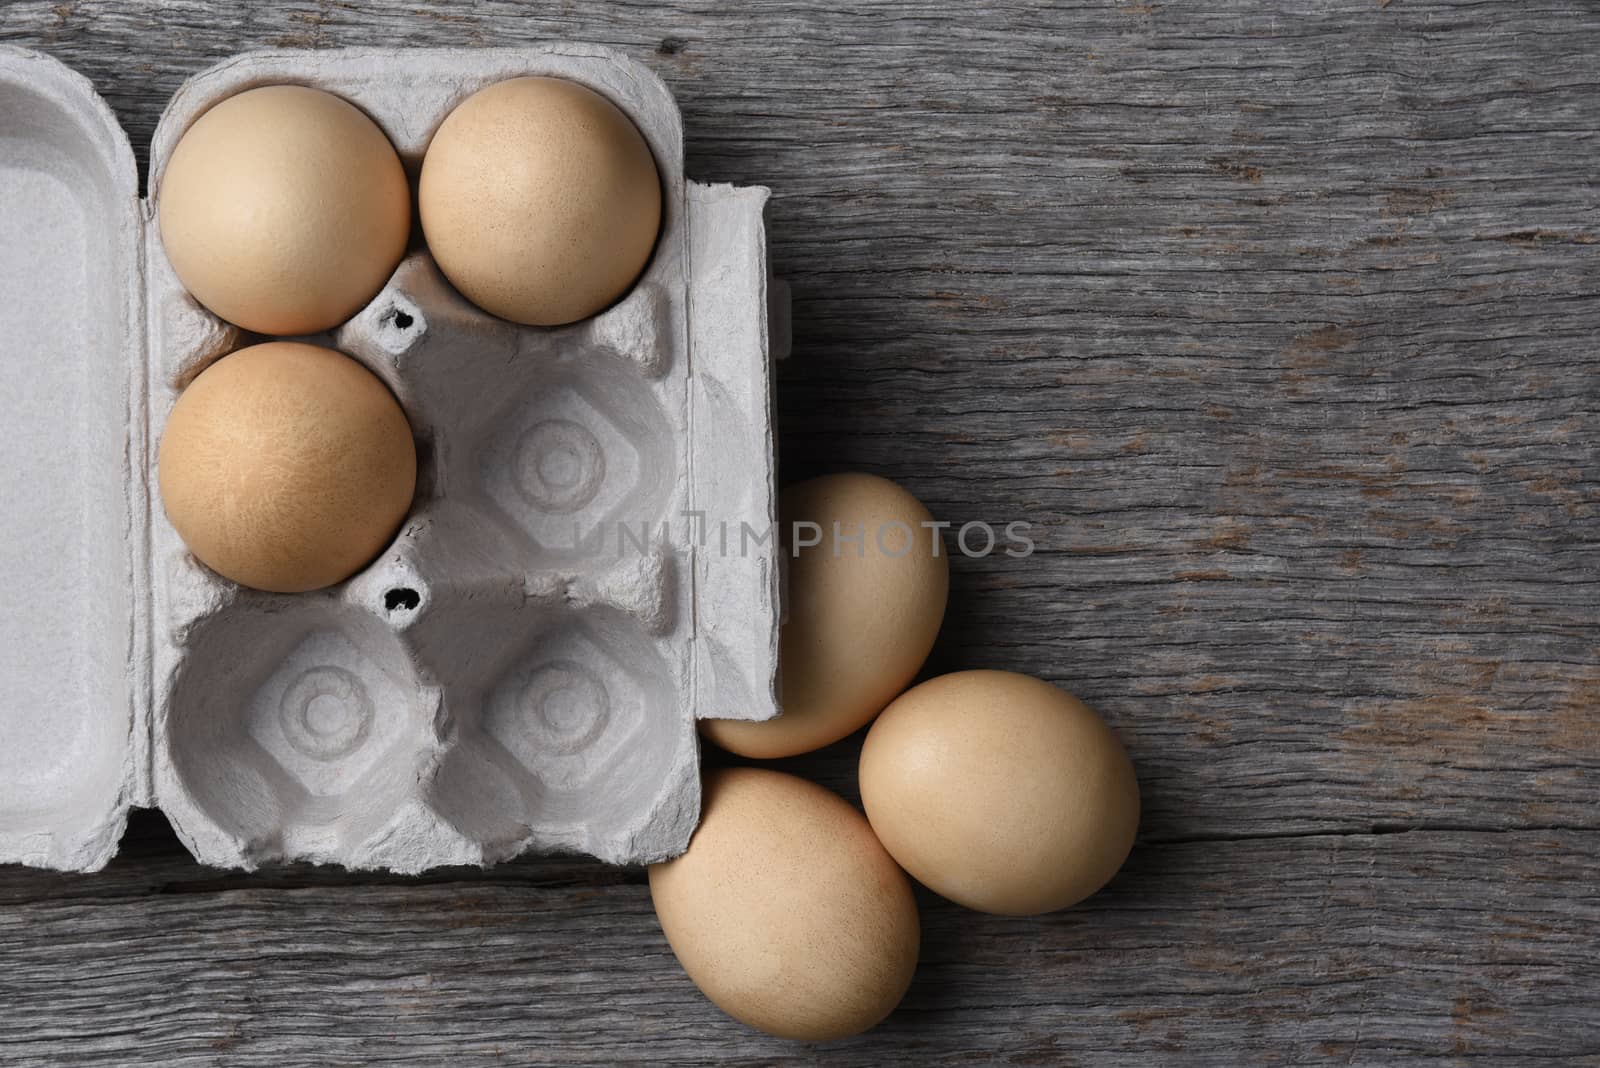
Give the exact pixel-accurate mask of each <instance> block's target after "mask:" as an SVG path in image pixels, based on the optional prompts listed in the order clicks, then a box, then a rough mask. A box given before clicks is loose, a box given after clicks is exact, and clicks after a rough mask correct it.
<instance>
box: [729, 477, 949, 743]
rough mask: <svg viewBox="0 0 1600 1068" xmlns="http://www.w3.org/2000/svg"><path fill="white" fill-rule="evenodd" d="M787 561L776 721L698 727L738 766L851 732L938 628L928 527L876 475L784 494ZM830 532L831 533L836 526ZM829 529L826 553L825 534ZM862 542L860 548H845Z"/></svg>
mask: <svg viewBox="0 0 1600 1068" xmlns="http://www.w3.org/2000/svg"><path fill="white" fill-rule="evenodd" d="M779 513H780V523H781V526H782V528H783V531H784V535H785V537H788V536H789V535H790V534H791V532H792V531H794V530H795V527H794V524H796V523H811V524H815V526H814V527H810V528H804V529H803V531H802V539H803V540H810V539H811V538H813V537H816V536H818V534H817V532H820V538H821V541H820V543H819V544H817V545H814V546H812V547H810V548H802V549H800V551H799V555H797V556H795V555H792V553H791V558H790V560H789V585H788V593H787V600H786V601H785V607H786V609H787V612H788V620H787V622H785V623H784V626H783V632H782V635H781V638H780V648H779V657H780V662H781V672H780V674H781V676H782V686H783V694H782V697H783V714H782V715H781V716H779V717H778V718H777V719H774V720H769V721H767V722H765V723H746V722H741V721H738V720H705V721H704V722H702V724H701V729H702V731H703V732H704V733H705V735H706V737H708V738H710V739H711V740H712V741H713V742H716V743H717V744H718V745H720V746H722V748H724V749H728V750H731V751H733V752H735V753H740V754H742V755H744V756H748V757H759V758H770V757H785V756H793V755H795V754H796V753H805V752H808V751H810V750H812V749H817V748H820V747H821V746H824V745H828V744H830V743H832V742H836V741H838V740H839V739H840V738H843V737H844V736H846V735H847V734H850V733H851V732H853V731H856V730H860V729H861V727H862V726H864V725H865V724H866V723H867V722H868V721H869V720H871V719H872V717H873V716H875V715H877V714H878V712H879V710H881V709H882V708H883V706H884V705H886V704H888V703H889V702H890V701H891V700H893V699H894V697H895V695H897V694H898V693H900V691H901V690H904V689H905V688H906V687H907V686H908V685H910V683H911V680H912V679H913V678H915V677H916V674H917V671H918V670H919V669H920V668H921V667H922V662H923V661H924V660H926V659H927V658H928V653H929V651H930V650H931V649H932V648H933V641H934V638H936V637H937V636H938V633H939V624H940V622H941V621H942V620H943V619H944V608H945V600H946V599H947V597H948V595H949V592H950V562H949V559H948V557H947V556H946V554H945V551H944V546H943V543H942V542H941V541H940V540H939V537H938V534H937V532H936V531H935V530H933V529H932V528H930V527H926V526H923V524H925V523H931V522H932V520H933V517H932V516H931V515H929V514H928V510H927V509H926V508H924V507H923V506H922V503H921V502H920V501H918V500H917V499H916V498H915V497H913V496H912V495H911V494H909V493H907V492H906V491H905V490H903V489H901V488H900V487H899V486H897V485H895V484H894V483H893V482H890V481H889V480H888V479H885V478H879V477H877V476H876V475H865V474H843V475H825V476H823V477H821V478H814V479H811V480H810V481H808V482H801V483H798V484H797V485H794V486H790V487H789V488H788V489H786V490H784V491H783V494H782V497H781V499H780V502H779ZM835 524H837V527H836V526H835ZM836 529H837V530H838V532H839V535H840V537H839V539H838V542H837V544H836V543H835V539H834V531H835V530H836ZM863 533H864V535H865V537H864V540H863V542H862V543H861V544H860V545H857V544H856V543H855V542H854V541H852V540H850V539H852V538H855V537H857V536H861V535H862V534H863Z"/></svg>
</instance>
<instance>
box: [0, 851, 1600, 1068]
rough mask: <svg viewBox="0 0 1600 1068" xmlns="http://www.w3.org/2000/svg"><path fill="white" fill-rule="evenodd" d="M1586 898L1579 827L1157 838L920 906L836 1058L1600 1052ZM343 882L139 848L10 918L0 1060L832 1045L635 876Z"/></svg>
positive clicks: (1256, 1058)
mask: <svg viewBox="0 0 1600 1068" xmlns="http://www.w3.org/2000/svg"><path fill="white" fill-rule="evenodd" d="M156 848H161V847H156ZM580 870H581V871H582V872H583V873H584V874H578V873H579V872H580ZM1597 877H1600V849H1597V840H1596V837H1595V836H1594V835H1593V834H1591V833H1587V832H1570V831H1569V832H1449V833H1423V832H1412V833H1403V834H1386V835H1376V836H1369V835H1326V836H1310V837H1307V836H1298V837H1293V838H1286V839H1266V840H1250V841H1239V842H1200V843H1186V844H1169V845H1157V846H1145V847H1142V848H1140V849H1139V850H1137V851H1136V853H1135V855H1134V858H1133V861H1132V863H1131V864H1130V865H1129V867H1128V868H1127V869H1126V870H1125V871H1124V873H1123V874H1122V875H1121V876H1119V877H1118V879H1117V880H1116V881H1115V882H1114V883H1113V885H1112V887H1111V888H1110V889H1109V890H1108V891H1106V892H1105V893H1104V894H1102V895H1100V896H1099V897H1097V898H1094V899H1092V900H1091V901H1090V902H1089V903H1088V904H1086V905H1085V906H1083V907H1081V908H1078V909H1074V910H1071V911H1068V912H1065V913H1060V914H1057V915H1054V916H1047V917H1041V918H1037V919H1028V920H1017V919H1003V918H999V917H983V916H977V915H975V914H972V913H968V912H965V911H962V910H959V909H956V908H954V907H952V906H949V905H945V904H943V903H939V902H934V901H931V900H930V901H929V902H928V906H927V907H926V908H925V909H924V941H923V962H922V966H921V969H920V970H919V972H918V976H917V979H916V981H915V983H914V985H913V987H912V990H911V993H910V995H909V996H908V998H907V1000H906V1002H905V1004H904V1005H903V1006H902V1008H901V1009H900V1010H899V1011H897V1012H896V1013H895V1014H894V1015H893V1016H891V1017H890V1019H889V1020H888V1021H887V1022H886V1023H885V1024H884V1025H883V1026H882V1027H880V1028H879V1029H878V1030H877V1031H875V1032H872V1033H871V1034H869V1035H868V1036H865V1037H863V1038H861V1039H856V1040H851V1041H849V1042H845V1043H841V1044H837V1045H836V1046H830V1047H825V1048H826V1049H827V1050H828V1052H829V1054H830V1060H832V1059H837V1060H838V1061H839V1062H840V1063H851V1064H883V1063H889V1062H902V1063H914V1064H949V1065H970V1064H975V1063H1010V1064H1085V1065H1143V1064H1148V1063H1151V1059H1152V1058H1153V1057H1157V1056H1160V1057H1163V1058H1178V1059H1180V1060H1181V1063H1184V1064H1214V1065H1226V1066H1230V1068H1231V1066H1233V1065H1237V1064H1241V1063H1251V1064H1301V1063H1315V1062H1335V1063H1340V1064H1368V1065H1385V1064H1392V1063H1394V1062H1396V1061H1397V1060H1401V1059H1416V1060H1419V1061H1425V1062H1433V1063H1440V1064H1446V1063H1454V1062H1456V1061H1457V1060H1459V1059H1461V1058H1465V1057H1470V1056H1494V1057H1506V1058H1511V1059H1512V1062H1513V1063H1517V1064H1545V1063H1555V1062H1557V1061H1559V1060H1562V1059H1569V1058H1591V1059H1594V1058H1600V1014H1597V1013H1596V1011H1595V1008H1594V991H1595V989H1596V988H1597V985H1600V956H1597V950H1600V945H1597V936H1596V932H1597V930H1600V899H1597V898H1596V897H1595V896H1594V895H1593V894H1588V893H1586V894H1583V895H1574V893H1573V888H1574V887H1579V886H1582V887H1589V886H1593V885H1594V883H1595V880H1596V879H1597ZM43 882H51V880H49V879H48V877H46V878H45V879H43ZM347 882H348V885H343V886H336V887H330V886H328V885H327V883H328V880H327V877H326V874H325V873H317V872H304V871H291V872H287V873H276V874H269V875H265V876H233V875H229V876H222V877H213V876H212V875H210V874H209V873H204V872H201V871H199V870H198V869H195V868H194V867H193V866H192V865H188V864H185V863H184V862H183V861H182V860H181V859H177V858H175V857H173V856H172V855H171V854H170V853H167V852H162V853H157V854H156V855H151V853H150V851H149V849H148V848H146V849H136V850H135V855H131V856H125V857H123V858H121V859H119V860H118V861H116V862H115V863H114V864H113V866H112V868H111V869H110V870H108V871H107V872H105V873H103V874H101V875H96V876H89V877H79V878H73V879H67V878H58V879H56V880H54V885H55V886H56V887H59V889H60V890H62V891H63V892H64V893H67V894H70V895H72V896H73V897H74V898H76V900H65V901H58V902H57V901H35V902H34V903H32V904H29V905H27V906H25V907H22V908H18V907H17V906H16V905H14V904H8V905H6V906H5V907H0V960H3V961H4V962H5V967H4V968H3V969H0V1060H4V1061H6V1062H7V1063H17V1064H44V1063H54V1062H56V1061H59V1063H63V1064H66V1063H70V1064H73V1065H91V1064H106V1065H118V1064H127V1063H130V1062H131V1061H133V1060H134V1059H136V1058H139V1057H142V1056H149V1057H155V1058H160V1059H162V1060H163V1061H166V1062H170V1063H178V1064H211V1063H216V1062H219V1061H221V1062H226V1063H230V1064H246V1065H248V1064H263V1065H267V1064H271V1065H278V1064H283V1063H285V1062H286V1060H288V1061H289V1062H292V1063H306V1062H311V1061H313V1060H314V1061H315V1062H316V1063H324V1064H327V1063H366V1064H419V1063H444V1062H447V1061H448V1062H449V1063H452V1064H477V1063H513V1064H575V1063H585V1064H590V1063H592V1064H616V1063H635V1062H643V1061H650V1062H652V1063H663V1064H703V1063H751V1062H759V1063H772V1064H804V1063H811V1062H813V1060H814V1059H815V1058H816V1057H818V1056H819V1054H820V1052H821V1048H819V1047H807V1046H796V1045H793V1044H789V1043H784V1042H779V1041H776V1040H767V1039H764V1038H761V1037H759V1036H753V1035H751V1034H750V1033H749V1032H747V1031H745V1030H744V1029H743V1028H742V1027H740V1026H739V1025H737V1024H734V1023H732V1022H731V1021H728V1020H726V1019H725V1018H722V1017H720V1016H719V1014H717V1013H716V1012H715V1011H714V1010H710V1009H709V1008H708V1007H707V1006H706V1005H705V1003H704V1002H703V1001H702V1000H701V998H700V996H699V994H698V992H697V991H695V989H694V988H693V986H691V985H690V983H689V982H688V980H687V979H686V978H684V976H683V974H682V972H681V971H680V970H679V969H678V967H677V964H676V962H675V961H674V960H673V958H672V956H671V953H670V951H669V950H668V949H667V946H666V943H665V941H664V940H663V939H662V937H661V934H660V930H659V928H658V927H657V926H656V922H655V918H654V915H653V913H652V912H651V909H650V902H649V893H648V890H647V888H646V887H645V886H643V885H642V879H641V877H640V876H639V874H638V873H636V872H624V871H619V870H616V869H606V868H602V867H600V866H598V865H585V864H574V863H572V862H565V861H529V862H521V863H517V864H512V865H507V866H505V867H503V868H500V869H497V870H496V872H495V873H494V874H493V875H492V876H490V877H488V878H480V877H477V876H473V877H471V878H467V879H461V878H447V877H446V878H434V879H429V880H427V881H423V882H419V881H417V880H402V879H394V878H385V877H379V878H362V877H348V879H347ZM15 883H16V880H14V879H11V878H7V879H5V880H4V884H5V885H6V886H7V891H8V892H14V891H15ZM302 887H303V888H302ZM86 888H93V890H92V891H90V893H89V894H88V895H87V896H85V891H86Z"/></svg>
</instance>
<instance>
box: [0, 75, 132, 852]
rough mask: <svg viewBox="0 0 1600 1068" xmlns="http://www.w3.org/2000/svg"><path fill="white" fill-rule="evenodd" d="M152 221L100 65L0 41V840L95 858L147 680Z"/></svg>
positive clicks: (121, 805)
mask: <svg viewBox="0 0 1600 1068" xmlns="http://www.w3.org/2000/svg"><path fill="white" fill-rule="evenodd" d="M141 231H142V220H141V215H140V203H139V198H138V173H137V169H136V167H135V164H134V159H133V149H132V147H131V146H130V144H129V142H128V138H127V135H126V134H125V133H124V132H123V130H122V128H121V126H119V125H118V123H117V120H116V117H115V116H114V115H113V114H112V113H111V109H110V108H109V107H107V106H106V104H105V101H103V100H102V99H101V98H100V96H99V94H97V93H96V92H95V90H94V87H93V86H92V85H91V84H90V83H89V81H88V79H86V78H84V77H83V76H82V75H79V74H77V73H75V72H74V71H72V70H70V69H68V68H67V67H65V66H63V65H62V64H61V63H59V62H57V61H55V60H53V59H50V58H49V57H47V56H43V55H40V54H38V53H35V52H30V51H26V50H22V49H17V48H10V47H4V46H0V339H3V340H0V408H3V411H4V412H5V422H6V425H7V426H8V428H9V430H10V433H11V434H12V446H11V450H10V452H11V458H10V461H9V462H8V463H6V464H5V465H4V468H3V470H0V486H3V495H0V501H3V506H0V567H3V569H4V575H5V608H4V611H0V855H3V856H6V857H8V858H15V859H18V860H21V861H22V862H23V863H25V864H31V865H35V866H40V867H51V868H68V869H80V870H81V869H92V868H98V867H101V866H103V865H104V864H105V863H106V861H108V860H109V859H110V857H111V855H112V854H113V853H114V852H115V851H116V848H117V842H118V839H119V838H120V837H121V834H122V830H123V826H124V824H125V823H126V820H127V814H128V809H129V807H130V804H131V802H132V797H133V794H134V792H135V786H136V784H135V782H134V775H135V774H136V771H135V769H136V768H137V767H138V766H139V764H140V760H139V750H140V749H142V748H143V747H142V746H140V745H139V744H138V742H137V740H136V738H135V722H136V715H135V707H136V704H137V703H138V702H140V701H141V700H142V698H141V696H140V695H141V694H144V693H146V692H147V686H148V684H147V680H146V676H147V668H148V660H149V658H148V655H147V653H146V651H145V648H144V647H145V645H146V641H147V635H146V627H145V624H144V622H143V620H144V618H145V616H146V613H147V610H148V609H147V592H148V583H147V581H146V580H145V576H144V573H143V572H144V567H145V559H146V553H145V549H144V546H145V541H146V537H147V512H148V494H147V492H146V488H145V470H146V466H145V456H144V451H145V440H144V432H143V425H144V419H145V415H144V412H145V403H144V394H143V388H144V387H143V383H144V365H145V360H144V346H145V336H144V300H143V273H142V264H141V259H140V247H141V241H140V234H141Z"/></svg>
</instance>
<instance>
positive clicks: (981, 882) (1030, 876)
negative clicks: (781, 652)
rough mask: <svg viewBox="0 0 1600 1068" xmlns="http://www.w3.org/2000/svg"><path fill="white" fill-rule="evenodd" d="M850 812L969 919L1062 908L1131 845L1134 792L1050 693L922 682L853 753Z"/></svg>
mask: <svg viewBox="0 0 1600 1068" xmlns="http://www.w3.org/2000/svg"><path fill="white" fill-rule="evenodd" d="M860 783H861V802H862V805H863V807H864V808H865V809H866V811H867V818H868V820H870V821H871V823H872V829H873V831H874V832H875V833H876V834H877V836H878V838H879V840H880V841H881V842H882V843H883V846H884V848H885V849H887V850H888V851H889V853H890V854H891V855H892V856H893V857H894V859H895V860H896V861H898V862H899V863H900V866H901V867H903V868H905V870H906V871H907V872H909V873H910V874H911V876H912V878H914V879H916V880H917V881H918V882H920V883H922V884H923V885H924V886H926V887H928V888H929V889H930V890H933V891H935V892H936V893H939V894H942V895H943V896H945V897H947V898H949V899H950V900H952V901H955V902H957V903H958V904H961V905H966V906H968V907H969V908H974V909H978V910H979V911H982V912H995V913H1004V914H1008V915H1031V914H1034V913H1040V912H1050V911H1053V910H1055V909H1061V908H1066V907H1067V906H1068V905H1071V904H1074V903H1076V902H1078V901H1081V900H1083V899H1084V898H1086V897H1088V896H1089V895H1090V894H1092V893H1094V892H1095V891H1096V890H1098V889H1100V887H1102V886H1104V885H1105V883H1106V882H1107V881H1108V880H1110V878H1111V877H1112V876H1113V875H1115V874H1116V872H1117V869H1118V868H1120V867H1121V866H1122V862H1123V861H1124V860H1125V859H1127V856H1128V851H1129V850H1130V849H1131V848H1132V847H1133V839H1134V835H1135V834H1136V833H1137V831H1138V829H1139V784H1138V781H1137V780H1136V779H1135V778H1134V772H1133V764H1132V763H1131V762H1130V761H1129V760H1128V754H1127V752H1126V751H1125V750H1124V749H1123V748H1122V744H1121V743H1120V742H1119V741H1118V740H1117V737H1116V735H1115V734H1113V733H1112V731H1111V728H1110V727H1108V726H1106V724H1105V722H1104V721H1103V720H1101V719H1100V717H1099V716H1097V715H1095V714H1094V712H1092V711H1091V710H1090V709H1089V708H1088V707H1087V706H1086V705H1084V703H1083V702H1082V701H1079V700H1078V699H1077V698H1076V697H1073V696H1072V695H1071V694H1069V693H1067V692H1066V691H1065V690H1062V689H1060V688H1058V687H1055V686H1052V685H1050V684H1049V683H1047V682H1043V681H1041V680H1039V679H1034V678H1030V677H1028V676H1026V675H1018V674H1014V673H1012V672H1006V671H961V672H956V673H955V674H951V675H942V676H940V677H938V678H935V679H930V680H929V681H927V682H924V683H922V684H921V685H920V686H917V687H915V688H914V689H911V690H908V691H907V692H906V693H904V694H902V695H901V696H900V697H899V698H898V699H897V700H896V701H895V702H894V703H893V704H891V705H890V706H889V707H888V708H886V709H884V711H883V714H882V715H881V716H879V717H878V720H877V722H876V723H874V724H873V725H872V730H871V731H869V732H868V734H867V740H866V742H865V744H864V745H863V746H862V749H861V762H860Z"/></svg>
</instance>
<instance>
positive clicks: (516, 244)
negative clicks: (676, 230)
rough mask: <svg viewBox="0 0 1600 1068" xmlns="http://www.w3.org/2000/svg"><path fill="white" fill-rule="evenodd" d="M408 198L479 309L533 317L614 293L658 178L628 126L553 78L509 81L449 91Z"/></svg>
mask: <svg viewBox="0 0 1600 1068" xmlns="http://www.w3.org/2000/svg"><path fill="white" fill-rule="evenodd" d="M417 199H418V206H419V208H420V210H421V213H422V231H423V234H424V235H425V236H426V237H427V241H428V250H429V251H430V252H432V253H433V258H434V260H435V261H436V262H437V263H438V265H439V270H441V271H443V272H444V275H445V277H446V278H448V279H450V281H451V283H452V284H453V285H454V286H455V287H456V288H457V289H458V290H460V291H461V293H462V295H463V296H465V297H466V298H467V299H468V300H470V301H472V302H473V303H474V304H476V305H478V307H480V308H482V309H484V310H485V311H488V312H491V313H493V314H495V315H498V316H500V317H501V318H504V319H510V320H511V321H512V322H517V323H526V324H530V325H535V326H555V325H558V324H560V323H570V322H573V321H575V320H578V319H586V318H588V317H589V316H591V315H593V314H595V313H596V312H598V311H601V310H603V309H604V308H605V307H606V306H607V305H609V304H611V303H613V302H614V301H616V300H617V299H618V298H619V297H621V296H622V295H623V294H625V293H626V292H627V291H628V289H629V288H630V287H631V286H632V285H633V282H634V279H636V278H638V277H639V273H640V272H641V271H643V270H644V266H645V264H646V263H647V262H648V261H649V259H650V253H651V251H652V250H653V249H654V248H655V243H656V232H657V231H658V230H659V229H660V227H661V179H660V177H659V176H658V175H657V173H656V164H655V159H654V157H652V156H651V154H650V146H649V145H647V144H645V140H644V137H643V136H642V135H641V134H640V133H639V130H638V128H637V127H635V126H634V125H633V123H632V122H630V121H629V120H628V117H627V116H626V115H624V114H623V113H622V112H621V111H620V110H619V109H618V108H617V106H616V105H615V104H613V103H611V101H609V100H607V99H606V98H605V97H603V96H601V95H600V94H599V93H596V92H594V91H593V90H592V89H587V88H585V87H584V86H581V85H579V84H577V83H576V82H569V81H564V80H562V79H560V78H514V79H512V80H510V81H505V82H498V83H496V84H494V85H491V86H489V87H488V88H487V89H483V90H480V91H479V92H477V93H474V94H473V95H472V96H470V97H468V98H467V99H466V100H465V101H463V102H462V103H461V104H460V106H458V107H457V108H456V109H455V110H454V111H452V112H451V113H450V114H449V116H447V117H446V118H445V120H444V124H443V125H441V126H440V127H439V131H438V132H437V133H435V134H434V135H433V141H432V143H430V144H429V145H428V153H427V155H426V156H425V157H424V159H423V161H422V180H421V183H420V185H419V187H418V197H417Z"/></svg>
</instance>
